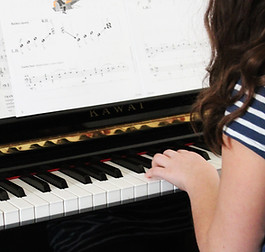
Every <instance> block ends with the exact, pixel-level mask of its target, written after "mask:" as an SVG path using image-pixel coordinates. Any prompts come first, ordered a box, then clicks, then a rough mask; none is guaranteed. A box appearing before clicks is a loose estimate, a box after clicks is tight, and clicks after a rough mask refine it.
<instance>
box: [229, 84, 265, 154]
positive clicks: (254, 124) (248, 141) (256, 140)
mask: <svg viewBox="0 0 265 252" xmlns="http://www.w3.org/2000/svg"><path fill="white" fill-rule="evenodd" d="M240 88H241V83H240V82H239V83H238V84H236V85H235V89H234V93H236V92H238V91H239V90H240ZM244 99H245V96H243V97H242V98H241V99H240V100H239V101H237V102H236V103H235V104H233V105H232V106H230V107H228V108H227V110H226V111H225V115H228V114H230V113H231V112H232V111H234V110H236V109H238V108H239V107H241V106H242V104H243V101H244ZM224 133H225V134H226V135H228V136H229V137H231V138H233V139H235V140H237V141H239V142H240V143H242V144H243V145H245V146H246V147H248V148H249V149H251V150H253V151H254V152H255V153H257V154H258V155H260V156H261V157H263V158H265V87H260V88H259V89H258V90H257V92H256V94H255V96H254V100H253V102H252V103H251V105H250V106H249V108H248V109H247V111H246V113H245V114H243V115H242V116H241V117H239V118H236V119H235V120H234V121H232V122H231V123H230V124H229V125H228V126H225V127H224Z"/></svg>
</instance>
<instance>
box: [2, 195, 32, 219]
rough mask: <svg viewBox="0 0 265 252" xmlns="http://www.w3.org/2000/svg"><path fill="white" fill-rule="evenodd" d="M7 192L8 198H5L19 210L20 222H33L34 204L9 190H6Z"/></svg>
mask: <svg viewBox="0 0 265 252" xmlns="http://www.w3.org/2000/svg"><path fill="white" fill-rule="evenodd" d="M7 194H8V197H9V200H7V202H9V203H10V204H12V205H13V206H15V207H16V208H17V209H18V210H19V220H20V224H24V223H31V222H34V219H35V214H34V206H33V205H32V204H30V203H29V202H28V201H26V200H24V198H19V197H16V196H15V195H13V194H12V193H9V192H7Z"/></svg>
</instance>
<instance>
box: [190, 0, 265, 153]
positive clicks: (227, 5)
mask: <svg viewBox="0 0 265 252" xmlns="http://www.w3.org/2000/svg"><path fill="white" fill-rule="evenodd" d="M204 21H205V27H206V29H207V32H208V36H209V39H210V43H211V59H210V62H209V65H208V67H207V69H206V70H207V72H208V75H207V78H206V79H207V80H208V81H209V87H207V88H204V89H203V90H202V92H201V93H200V94H199V96H198V99H197V101H196V102H195V104H194V106H193V109H192V113H191V118H192V120H193V121H194V120H195V115H196V114H199V116H200V119H201V120H202V125H203V132H204V138H205V141H206V143H207V144H208V145H209V147H210V148H211V149H212V150H213V151H214V152H215V153H219V154H220V147H221V145H222V144H223V141H222V132H223V127H224V126H225V125H228V124H229V123H230V122H231V121H232V120H234V119H235V118H237V117H238V116H240V115H242V114H243V113H244V112H245V111H246V109H247V107H248V106H249V105H250V103H251V101H252V99H253V95H254V93H255V91H256V89H257V88H258V87H259V86H264V85H265V75H264V74H265V0H210V2H209V5H208V8H207V11H206V13H205V17H204ZM239 80H241V82H242V88H241V90H240V91H239V92H238V94H237V95H236V96H232V91H233V89H234V86H235V84H236V83H237V82H238V81H239ZM245 94H247V98H246V100H245V102H244V105H243V106H242V107H241V108H240V109H238V110H236V111H234V112H233V113H231V114H230V115H227V116H224V112H225V109H226V108H227V107H228V106H230V105H232V104H233V103H234V102H235V101H237V100H239V99H240V98H241V97H242V96H243V95H245Z"/></svg>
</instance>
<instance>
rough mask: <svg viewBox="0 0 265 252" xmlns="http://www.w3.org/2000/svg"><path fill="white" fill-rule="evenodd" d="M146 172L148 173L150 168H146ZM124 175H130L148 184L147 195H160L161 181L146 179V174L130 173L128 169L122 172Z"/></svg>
mask: <svg viewBox="0 0 265 252" xmlns="http://www.w3.org/2000/svg"><path fill="white" fill-rule="evenodd" d="M144 170H145V171H147V170H148V168H146V167H144ZM122 173H126V174H130V175H131V176H133V177H136V178H137V179H140V180H142V181H143V182H145V183H146V184H147V193H148V196H152V195H157V194H160V187H161V185H160V180H158V179H149V178H147V177H145V173H136V172H133V171H130V170H128V169H126V168H124V169H123V170H122Z"/></svg>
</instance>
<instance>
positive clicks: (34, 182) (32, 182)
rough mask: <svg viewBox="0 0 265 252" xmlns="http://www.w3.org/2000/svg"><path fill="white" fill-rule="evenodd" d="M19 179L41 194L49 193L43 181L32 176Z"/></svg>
mask: <svg viewBox="0 0 265 252" xmlns="http://www.w3.org/2000/svg"><path fill="white" fill-rule="evenodd" d="M20 179H21V180H22V181H24V182H26V183H27V184H29V185H31V186H33V187H35V188H36V189H38V190H39V191H41V192H50V191H51V189H50V186H49V185H48V183H46V182H45V181H43V180H41V179H39V178H37V177H35V176H33V175H29V176H22V177H20Z"/></svg>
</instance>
